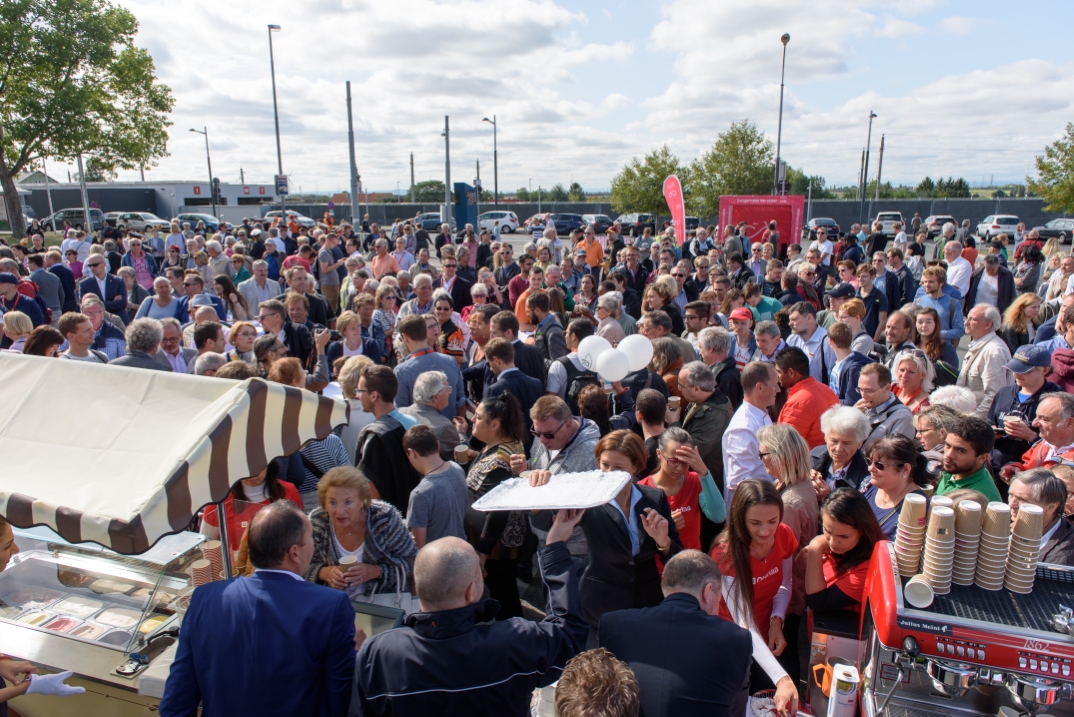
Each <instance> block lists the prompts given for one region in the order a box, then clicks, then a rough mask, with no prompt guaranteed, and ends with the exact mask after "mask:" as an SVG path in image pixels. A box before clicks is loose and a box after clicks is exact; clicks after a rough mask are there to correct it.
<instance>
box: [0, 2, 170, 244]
mask: <svg viewBox="0 0 1074 717" xmlns="http://www.w3.org/2000/svg"><path fill="white" fill-rule="evenodd" d="M137 32H138V21H137V19H135V17H134V15H133V14H132V13H131V12H130V11H129V10H126V9H125V8H121V7H115V6H113V5H112V4H111V3H110V2H108V0H4V2H2V3H0V187H2V188H3V190H4V201H5V202H6V206H7V211H8V217H9V218H10V220H11V228H12V231H13V232H14V234H15V236H16V237H19V238H21V237H23V236H25V235H26V227H25V226H23V217H22V212H21V210H20V207H19V199H18V196H17V194H16V190H15V177H17V176H18V174H19V173H20V172H21V171H22V170H23V169H24V168H26V167H28V166H30V163H31V162H33V161H34V160H35V159H38V158H40V157H53V158H56V159H68V160H69V159H73V158H74V157H75V156H76V155H78V154H79V153H82V154H83V155H85V156H87V157H90V158H93V159H96V160H97V162H98V163H99V166H100V167H101V168H102V169H104V170H107V171H113V170H115V169H120V168H122V169H137V168H138V167H145V168H149V167H153V166H155V165H156V163H157V160H158V159H160V158H161V157H163V156H166V155H167V140H168V133H167V127H168V126H169V125H170V124H171V122H169V121H168V114H169V113H170V112H171V109H172V105H173V104H174V100H173V99H172V95H171V90H169V89H168V88H167V87H166V86H164V85H162V84H160V83H159V82H157V78H156V75H155V68H154V65H153V59H152V58H151V57H150V56H149V53H148V52H146V51H145V50H144V49H142V48H139V47H135V46H134V38H135V35H136V34H137Z"/></svg>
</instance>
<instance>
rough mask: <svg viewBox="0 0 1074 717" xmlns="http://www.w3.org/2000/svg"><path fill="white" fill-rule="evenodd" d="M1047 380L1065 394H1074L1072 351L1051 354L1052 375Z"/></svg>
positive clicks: (1061, 350) (1062, 350)
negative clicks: (1055, 384)
mask: <svg viewBox="0 0 1074 717" xmlns="http://www.w3.org/2000/svg"><path fill="white" fill-rule="evenodd" d="M1048 380H1049V381H1052V382H1054V383H1057V384H1059V387H1060V388H1062V389H1063V390H1064V391H1065V392H1067V393H1072V392H1074V349H1056V350H1055V351H1053V352H1052V373H1051V375H1050V376H1048Z"/></svg>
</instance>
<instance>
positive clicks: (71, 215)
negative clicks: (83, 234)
mask: <svg viewBox="0 0 1074 717" xmlns="http://www.w3.org/2000/svg"><path fill="white" fill-rule="evenodd" d="M89 214H90V225H91V226H90V229H89V231H94V232H99V231H101V230H102V229H104V212H102V211H101V210H100V209H90V210H89ZM64 222H70V223H71V226H72V227H74V228H75V229H85V228H86V227H84V226H83V225H84V224H85V223H86V215H85V213H84V212H83V211H82V207H75V208H73V209H61V210H59V211H58V212H56V213H55V214H53V215H52V216H48V217H45V219H44V220H43V221H42V222H41V226H43V227H44V228H45V230H46V231H50V232H54V231H63V223H64Z"/></svg>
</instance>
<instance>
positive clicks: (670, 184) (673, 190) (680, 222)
mask: <svg viewBox="0 0 1074 717" xmlns="http://www.w3.org/2000/svg"><path fill="white" fill-rule="evenodd" d="M664 201H666V202H667V203H668V209H670V210H671V219H672V221H674V222H675V241H676V242H677V243H678V244H679V246H682V242H683V239H685V238H686V203H685V200H684V199H683V196H682V183H681V182H679V178H678V177H676V176H675V175H674V174H673V175H671V176H670V177H668V178H667V179H665V180H664Z"/></svg>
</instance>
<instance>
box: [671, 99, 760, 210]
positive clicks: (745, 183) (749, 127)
mask: <svg viewBox="0 0 1074 717" xmlns="http://www.w3.org/2000/svg"><path fill="white" fill-rule="evenodd" d="M774 166H775V157H774V151H773V148H772V142H771V140H769V139H768V138H766V137H765V135H764V132H760V131H758V129H757V126H756V125H754V124H753V123H752V122H750V121H749V120H748V119H744V120H741V121H739V122H733V123H732V124H731V127H730V128H728V130H727V131H726V132H723V133H722V134H720V135H719V136H718V137H717V139H716V143H715V144H714V145H712V149H710V150H709V151H708V152H706V153H704V154H703V155H701V157H699V158H698V159H695V160H694V161H693V163H692V164H691V165H690V175H691V180H690V188H691V194H692V196H693V202H692V204H691V209H692V211H693V213H694V214H696V215H697V216H699V217H714V216H716V215H717V214H718V213H719V209H720V196H721V195H724V194H769V193H771V191H772V172H773V168H774Z"/></svg>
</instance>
